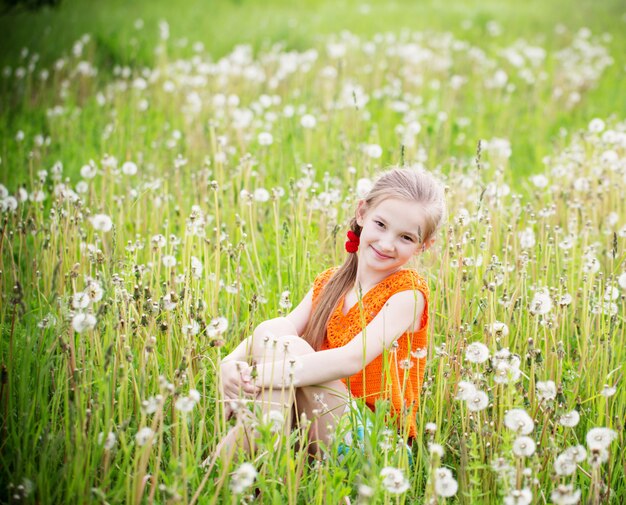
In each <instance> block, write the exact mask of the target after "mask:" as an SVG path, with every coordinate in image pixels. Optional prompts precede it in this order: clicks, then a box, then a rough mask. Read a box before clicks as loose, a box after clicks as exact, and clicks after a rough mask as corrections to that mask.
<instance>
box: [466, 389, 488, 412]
mask: <svg viewBox="0 0 626 505" xmlns="http://www.w3.org/2000/svg"><path fill="white" fill-rule="evenodd" d="M465 401H466V403H467V408H468V409H469V410H471V411H472V412H479V411H481V410H484V409H485V408H487V405H489V397H488V396H487V393H485V392H484V391H474V393H472V394H471V395H467V398H465Z"/></svg>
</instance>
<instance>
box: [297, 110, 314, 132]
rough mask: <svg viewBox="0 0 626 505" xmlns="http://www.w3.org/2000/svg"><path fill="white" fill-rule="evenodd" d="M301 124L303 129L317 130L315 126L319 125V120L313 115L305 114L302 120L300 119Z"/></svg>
mask: <svg viewBox="0 0 626 505" xmlns="http://www.w3.org/2000/svg"><path fill="white" fill-rule="evenodd" d="M300 124H301V125H302V128H307V129H310V128H315V125H316V124H317V119H315V117H314V116H312V115H311V114H305V115H304V116H302V118H300Z"/></svg>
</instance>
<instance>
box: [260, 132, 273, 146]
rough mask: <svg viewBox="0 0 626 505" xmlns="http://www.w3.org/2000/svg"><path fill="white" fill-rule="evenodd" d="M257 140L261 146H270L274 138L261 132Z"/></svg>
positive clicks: (267, 133)
mask: <svg viewBox="0 0 626 505" xmlns="http://www.w3.org/2000/svg"><path fill="white" fill-rule="evenodd" d="M257 140H258V142H259V145H261V146H271V145H272V143H273V142H274V137H273V136H272V134H271V133H269V132H261V133H259V135H258V137H257Z"/></svg>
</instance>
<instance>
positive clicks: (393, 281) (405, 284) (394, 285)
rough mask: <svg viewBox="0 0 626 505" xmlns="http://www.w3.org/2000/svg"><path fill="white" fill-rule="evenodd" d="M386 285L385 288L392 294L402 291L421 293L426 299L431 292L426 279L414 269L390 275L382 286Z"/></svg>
mask: <svg viewBox="0 0 626 505" xmlns="http://www.w3.org/2000/svg"><path fill="white" fill-rule="evenodd" d="M382 283H384V284H385V288H386V290H387V291H389V293H390V294H395V293H398V292H400V291H409V290H411V291H421V292H422V294H423V295H424V296H425V297H428V295H429V294H430V290H429V288H428V282H427V281H426V279H425V278H424V277H423V276H422V275H421V274H420V273H419V272H418V271H417V270H415V269H413V268H403V269H402V270H399V271H398V272H396V273H395V274H392V275H390V276H389V277H387V278H386V279H385V280H383V281H382V282H381V284H382Z"/></svg>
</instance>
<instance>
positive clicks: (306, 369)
mask: <svg viewBox="0 0 626 505" xmlns="http://www.w3.org/2000/svg"><path fill="white" fill-rule="evenodd" d="M350 353H351V351H350V350H349V349H348V348H346V347H339V348H337V349H327V350H325V351H318V352H312V353H310V354H303V355H300V356H294V357H289V358H287V359H285V360H278V361H273V362H266V363H264V364H262V365H258V366H257V367H256V370H257V378H256V385H257V386H259V387H263V388H269V387H270V386H272V387H289V386H292V385H293V386H296V387H303V386H313V385H317V384H324V383H325V382H329V381H332V380H337V379H343V378H345V377H350V376H351V375H354V374H355V373H357V372H358V371H359V370H361V369H362V368H363V366H365V364H364V363H363V360H362V357H359V356H351V355H350Z"/></svg>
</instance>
